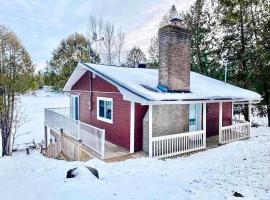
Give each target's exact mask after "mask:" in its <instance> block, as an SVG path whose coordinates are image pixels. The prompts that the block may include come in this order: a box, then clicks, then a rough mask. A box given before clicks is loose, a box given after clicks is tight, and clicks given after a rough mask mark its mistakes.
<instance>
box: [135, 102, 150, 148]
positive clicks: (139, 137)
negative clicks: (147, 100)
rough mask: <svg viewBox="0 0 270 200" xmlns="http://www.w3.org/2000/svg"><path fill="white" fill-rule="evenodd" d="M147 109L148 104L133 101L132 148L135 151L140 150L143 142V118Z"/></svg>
mask: <svg viewBox="0 0 270 200" xmlns="http://www.w3.org/2000/svg"><path fill="white" fill-rule="evenodd" d="M147 110H148V106H142V105H141V104H138V103H135V125H134V128H135V131H134V148H135V151H141V150H142V143H143V118H144V115H145V114H146V112H147Z"/></svg>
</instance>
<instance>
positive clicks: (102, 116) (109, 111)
mask: <svg viewBox="0 0 270 200" xmlns="http://www.w3.org/2000/svg"><path fill="white" fill-rule="evenodd" d="M97 119H99V120H101V121H105V122H108V123H111V124H112V119H113V100H112V98H105V97H98V98H97Z"/></svg>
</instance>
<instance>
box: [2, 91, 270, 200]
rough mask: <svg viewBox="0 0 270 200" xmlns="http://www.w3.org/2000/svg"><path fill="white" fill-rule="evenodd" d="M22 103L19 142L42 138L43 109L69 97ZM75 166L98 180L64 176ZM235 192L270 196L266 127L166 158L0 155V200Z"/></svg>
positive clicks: (210, 199) (225, 195) (212, 197)
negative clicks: (215, 145) (79, 158)
mask: <svg viewBox="0 0 270 200" xmlns="http://www.w3.org/2000/svg"><path fill="white" fill-rule="evenodd" d="M22 103H23V106H24V108H26V109H25V111H26V114H28V117H29V118H30V119H31V121H30V122H28V123H27V124H26V125H25V126H24V127H23V130H21V131H29V132H30V134H27V135H23V136H21V138H19V140H18V141H17V143H23V142H29V140H30V141H31V140H32V139H33V138H35V139H36V140H37V141H38V140H41V139H42V138H43V120H44V119H43V115H44V113H43V108H44V107H64V106H67V105H68V98H67V97H66V96H62V95H60V96H59V95H50V97H47V94H46V95H45V93H42V92H41V93H39V94H38V95H37V96H36V97H34V96H24V97H22ZM254 120H255V119H254ZM261 122H263V123H265V122H266V121H262V120H261ZM77 166H91V167H95V168H96V169H98V171H99V175H100V179H99V180H98V179H95V178H94V177H92V176H91V174H89V175H88V176H85V177H79V178H75V179H66V178H65V176H66V172H67V170H69V169H71V168H74V167H77ZM234 192H239V193H241V194H242V195H244V198H242V199H250V200H254V199H259V200H269V199H270V128H268V127H265V126H261V127H259V128H252V132H251V138H250V139H248V140H242V141H237V142H233V143H230V144H227V145H222V146H220V147H218V148H215V149H210V150H207V151H203V152H199V153H195V154H193V155H191V156H188V157H179V158H176V159H167V160H165V161H164V160H157V159H150V158H140V159H134V160H127V161H123V162H119V163H110V164H108V163H104V162H102V161H99V160H96V159H94V160H91V161H88V162H66V161H59V160H55V159H49V158H45V157H43V156H42V155H41V154H39V153H38V152H35V151H32V152H31V154H30V155H26V154H25V153H15V154H14V155H13V157H4V158H0V199H1V200H2V199H3V200H24V199H28V200H36V199H38V200H98V199H106V200H107V199H125V200H126V199H147V200H149V199H150V200H151V199H153V200H154V199H155V200H159V199H160V200H164V199H166V200H167V199H176V200H178V199H183V200H186V199H192V200H201V199H202V200H204V199H205V200H223V199H241V198H240V197H238V198H237V197H234V196H233V193H234Z"/></svg>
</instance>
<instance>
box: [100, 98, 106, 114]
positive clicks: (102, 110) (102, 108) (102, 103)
mask: <svg viewBox="0 0 270 200" xmlns="http://www.w3.org/2000/svg"><path fill="white" fill-rule="evenodd" d="M104 111H105V109H104V101H103V100H99V116H100V117H104Z"/></svg>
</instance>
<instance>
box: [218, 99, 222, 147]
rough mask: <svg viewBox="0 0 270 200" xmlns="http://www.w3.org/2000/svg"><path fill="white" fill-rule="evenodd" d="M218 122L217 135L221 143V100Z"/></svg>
mask: <svg viewBox="0 0 270 200" xmlns="http://www.w3.org/2000/svg"><path fill="white" fill-rule="evenodd" d="M218 110H219V117H218V120H219V123H218V136H219V143H221V139H222V138H221V137H222V102H219V109H218Z"/></svg>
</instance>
